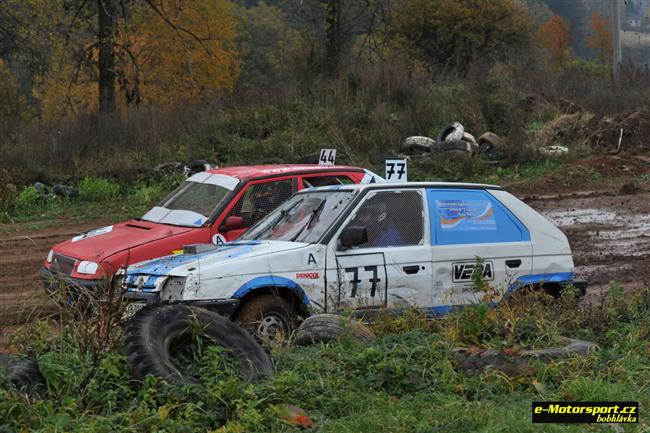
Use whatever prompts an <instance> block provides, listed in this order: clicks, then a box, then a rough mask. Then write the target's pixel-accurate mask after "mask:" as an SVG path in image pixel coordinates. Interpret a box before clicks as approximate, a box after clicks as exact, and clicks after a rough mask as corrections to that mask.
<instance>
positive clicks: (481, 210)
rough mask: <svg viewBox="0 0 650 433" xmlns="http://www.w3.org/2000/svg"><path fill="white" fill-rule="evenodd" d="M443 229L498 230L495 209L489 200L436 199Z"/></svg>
mask: <svg viewBox="0 0 650 433" xmlns="http://www.w3.org/2000/svg"><path fill="white" fill-rule="evenodd" d="M436 207H437V209H438V218H439V219H440V228H441V229H442V230H450V231H451V230H454V231H474V230H496V228H497V223H496V220H495V218H494V209H493V208H492V202H490V201H489V200H436Z"/></svg>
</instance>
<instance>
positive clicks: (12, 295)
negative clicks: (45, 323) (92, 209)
mask: <svg viewBox="0 0 650 433" xmlns="http://www.w3.org/2000/svg"><path fill="white" fill-rule="evenodd" d="M33 226H34V223H30V224H17V225H16V227H15V230H14V231H12V232H10V233H3V234H0V249H1V251H2V254H0V338H2V335H1V334H2V328H3V326H6V325H10V324H14V323H20V322H24V321H26V320H29V319H30V318H31V317H33V316H34V315H42V314H48V313H51V312H53V311H54V307H53V306H50V307H48V305H49V301H48V300H47V299H46V298H45V295H44V294H43V291H42V289H41V286H40V284H39V279H38V271H39V269H40V268H41V266H42V264H43V261H44V259H45V257H46V256H47V252H48V251H49V249H50V247H51V246H52V245H54V244H56V243H58V242H61V241H63V240H65V239H69V238H71V237H73V236H75V235H77V234H79V233H81V232H84V231H88V230H91V229H92V228H95V227H101V226H102V221H95V222H90V223H84V224H81V225H80V224H74V226H72V225H71V223H66V222H65V221H61V222H60V224H57V225H56V226H53V227H50V228H43V229H32V228H31V227H33Z"/></svg>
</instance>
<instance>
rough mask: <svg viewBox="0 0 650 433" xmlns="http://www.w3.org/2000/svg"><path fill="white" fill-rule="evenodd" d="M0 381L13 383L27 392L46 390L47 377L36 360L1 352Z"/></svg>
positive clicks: (34, 392)
mask: <svg viewBox="0 0 650 433" xmlns="http://www.w3.org/2000/svg"><path fill="white" fill-rule="evenodd" d="M0 383H3V384H4V383H11V384H13V385H14V386H15V387H16V389H18V390H19V391H22V392H26V393H27V394H38V393H41V392H43V391H45V389H46V387H45V379H43V375H41V370H40V369H39V368H38V364H37V363H36V362H35V361H32V360H29V359H21V358H19V357H17V356H14V355H7V354H2V353H0Z"/></svg>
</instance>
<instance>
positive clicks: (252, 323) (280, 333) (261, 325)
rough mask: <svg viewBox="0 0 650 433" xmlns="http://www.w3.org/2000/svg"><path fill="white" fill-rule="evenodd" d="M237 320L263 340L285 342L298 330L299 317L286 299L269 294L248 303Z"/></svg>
mask: <svg viewBox="0 0 650 433" xmlns="http://www.w3.org/2000/svg"><path fill="white" fill-rule="evenodd" d="M237 320H238V321H239V322H240V323H241V324H242V326H243V327H244V328H246V329H248V330H249V331H251V332H253V333H254V334H255V335H257V336H258V337H260V338H261V339H262V340H275V341H285V340H288V339H289V336H290V335H291V333H292V332H293V331H294V329H296V322H297V321H298V315H297V314H296V312H295V311H294V309H293V308H292V307H291V305H289V303H288V302H287V301H286V300H285V299H284V298H282V297H281V296H279V295H274V294H268V295H261V296H257V297H255V298H252V299H250V300H248V301H246V302H245V303H244V305H242V307H241V309H240V310H239V313H238V314H237Z"/></svg>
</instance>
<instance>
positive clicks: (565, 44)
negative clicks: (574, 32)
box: [539, 15, 571, 66]
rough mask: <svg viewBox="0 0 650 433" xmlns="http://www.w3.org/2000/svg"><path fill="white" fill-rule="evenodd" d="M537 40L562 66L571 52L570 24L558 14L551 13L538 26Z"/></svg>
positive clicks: (556, 62) (555, 61)
mask: <svg viewBox="0 0 650 433" xmlns="http://www.w3.org/2000/svg"><path fill="white" fill-rule="evenodd" d="M539 41H540V43H541V44H542V46H543V47H544V48H546V49H547V50H548V51H549V53H550V55H551V58H552V59H553V62H554V63H555V64H556V65H558V66H562V65H564V64H565V63H566V61H567V60H568V59H569V56H570V53H571V26H570V25H569V23H568V22H567V21H566V20H565V19H564V18H562V17H561V16H559V15H553V16H552V17H551V18H549V19H548V20H547V21H546V22H545V23H544V24H542V25H541V26H540V28H539Z"/></svg>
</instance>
